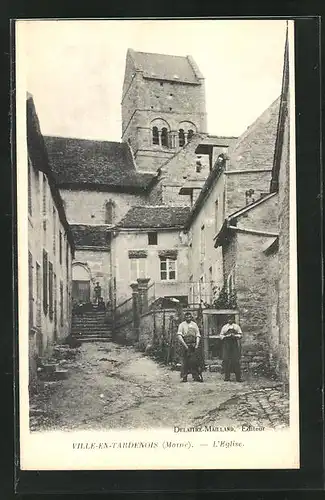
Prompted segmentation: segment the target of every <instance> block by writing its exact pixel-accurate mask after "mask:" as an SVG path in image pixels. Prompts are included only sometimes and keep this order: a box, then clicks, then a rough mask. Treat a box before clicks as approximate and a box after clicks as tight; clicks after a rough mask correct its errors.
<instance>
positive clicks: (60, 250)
mask: <svg viewBox="0 0 325 500" xmlns="http://www.w3.org/2000/svg"><path fill="white" fill-rule="evenodd" d="M59 256H60V264H62V233H61V231H59Z"/></svg>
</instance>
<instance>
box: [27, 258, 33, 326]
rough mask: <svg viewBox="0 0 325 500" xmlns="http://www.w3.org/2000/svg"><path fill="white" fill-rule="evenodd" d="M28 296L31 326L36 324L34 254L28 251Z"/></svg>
mask: <svg viewBox="0 0 325 500" xmlns="http://www.w3.org/2000/svg"><path fill="white" fill-rule="evenodd" d="M28 298H29V328H30V329H31V328H32V327H33V324H34V314H33V312H34V311H33V308H34V297H33V256H32V254H31V253H30V252H28Z"/></svg>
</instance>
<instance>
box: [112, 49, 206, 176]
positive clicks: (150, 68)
mask: <svg viewBox="0 0 325 500" xmlns="http://www.w3.org/2000/svg"><path fill="white" fill-rule="evenodd" d="M196 133H206V109H205V89H204V78H203V76H202V75H201V73H200V71H199V69H198V67H197V65H196V63H195V61H194V60H193V58H192V57H191V56H187V57H181V56H171V55H166V54H151V53H145V52H136V51H134V50H132V49H129V50H128V52H127V55H126V66H125V76H124V83H123V92H122V141H127V142H129V144H130V145H131V147H132V150H133V153H134V156H135V159H136V163H137V165H138V168H139V169H140V170H144V171H150V172H155V171H156V170H157V168H158V167H160V166H161V165H162V164H163V163H165V162H166V161H167V160H169V159H170V158H171V157H172V156H173V155H174V154H175V152H177V151H178V150H179V149H180V148H182V147H183V146H184V145H185V144H186V143H187V142H188V141H190V140H191V137H192V136H193V135H194V134H196Z"/></svg>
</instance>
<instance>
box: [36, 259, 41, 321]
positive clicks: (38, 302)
mask: <svg viewBox="0 0 325 500" xmlns="http://www.w3.org/2000/svg"><path fill="white" fill-rule="evenodd" d="M41 303H42V298H41V266H40V265H39V263H38V262H36V326H37V327H38V328H40V327H41Z"/></svg>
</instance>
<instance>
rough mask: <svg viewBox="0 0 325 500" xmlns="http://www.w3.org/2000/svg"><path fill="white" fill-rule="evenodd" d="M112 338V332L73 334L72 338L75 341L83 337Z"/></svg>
mask: <svg viewBox="0 0 325 500" xmlns="http://www.w3.org/2000/svg"><path fill="white" fill-rule="evenodd" d="M110 336H112V332H108V331H105V332H99V331H98V330H97V332H72V337H73V338H75V339H79V338H82V337H110Z"/></svg>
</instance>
